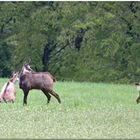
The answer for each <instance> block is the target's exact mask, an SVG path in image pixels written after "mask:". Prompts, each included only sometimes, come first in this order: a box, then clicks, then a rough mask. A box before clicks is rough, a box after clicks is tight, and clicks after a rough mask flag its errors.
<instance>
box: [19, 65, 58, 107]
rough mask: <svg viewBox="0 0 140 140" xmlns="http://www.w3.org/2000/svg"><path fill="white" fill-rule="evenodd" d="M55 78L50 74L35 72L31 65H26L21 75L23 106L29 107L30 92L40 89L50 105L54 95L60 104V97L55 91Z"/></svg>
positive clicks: (20, 85) (20, 84)
mask: <svg viewBox="0 0 140 140" xmlns="http://www.w3.org/2000/svg"><path fill="white" fill-rule="evenodd" d="M54 82H55V78H54V77H53V76H52V75H51V74H50V73H49V72H34V71H33V70H32V69H31V68H30V66H29V64H24V65H23V67H22V70H21V73H20V75H19V87H20V88H21V89H22V90H23V93H24V98H23V105H25V104H26V105H27V96H28V93H29V91H30V90H32V89H39V90H42V92H43V93H44V94H45V95H46V97H47V99H48V103H49V102H50V99H51V95H53V96H54V97H55V98H56V99H57V100H58V102H59V103H61V100H60V97H59V95H58V94H57V93H55V92H54V91H53V84H54Z"/></svg>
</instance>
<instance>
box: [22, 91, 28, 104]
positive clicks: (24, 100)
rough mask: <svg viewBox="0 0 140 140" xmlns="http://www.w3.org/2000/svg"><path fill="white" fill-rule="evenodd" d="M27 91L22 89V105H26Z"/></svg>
mask: <svg viewBox="0 0 140 140" xmlns="http://www.w3.org/2000/svg"><path fill="white" fill-rule="evenodd" d="M28 93H29V91H24V97H23V106H24V105H27V96H28Z"/></svg>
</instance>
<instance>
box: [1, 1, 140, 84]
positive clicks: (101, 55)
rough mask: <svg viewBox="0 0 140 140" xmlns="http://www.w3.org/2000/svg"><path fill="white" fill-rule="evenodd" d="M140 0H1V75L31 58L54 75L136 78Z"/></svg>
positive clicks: (88, 78) (93, 79)
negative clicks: (28, 0)
mask: <svg viewBox="0 0 140 140" xmlns="http://www.w3.org/2000/svg"><path fill="white" fill-rule="evenodd" d="M139 15H140V2H138V1H134V2H133V1H125V2H105V1H104V2H96V1H93V2H91V1H90V2H85V1H84V2H80V1H77V2H76V1H75V2H47V1H42V2H41V1H34V2H19V1H18V2H0V60H1V63H0V77H6V76H10V75H11V73H12V71H18V70H20V69H21V67H22V64H23V63H24V62H28V60H31V65H32V68H33V69H34V70H35V71H50V72H51V73H52V74H53V75H55V77H56V78H57V79H58V80H76V81H90V82H117V83H131V82H135V81H139V79H140V61H139V58H140V16H139Z"/></svg>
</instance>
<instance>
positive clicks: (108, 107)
mask: <svg viewBox="0 0 140 140" xmlns="http://www.w3.org/2000/svg"><path fill="white" fill-rule="evenodd" d="M6 81H7V79H0V88H1V87H2V85H3V84H4V82H6ZM16 89H17V99H16V102H15V103H14V104H11V103H8V104H4V103H2V104H0V138H51V139H53V138H77V139H78V138H84V139H85V138H92V139H93V138H140V132H139V130H140V104H136V101H135V100H136V98H137V96H138V93H137V91H136V88H135V86H134V85H119V84H103V83H86V82H83V83H78V82H56V83H55V87H54V89H55V91H56V92H57V93H58V94H59V95H60V97H61V100H62V104H58V102H57V100H56V99H55V98H54V97H52V98H51V102H50V104H49V105H47V99H46V97H45V95H44V94H43V93H42V92H41V91H38V90H32V91H31V92H30V93H29V96H28V105H27V106H25V107H23V105H22V104H23V103H22V98H23V92H22V90H21V89H19V87H18V83H17V84H16Z"/></svg>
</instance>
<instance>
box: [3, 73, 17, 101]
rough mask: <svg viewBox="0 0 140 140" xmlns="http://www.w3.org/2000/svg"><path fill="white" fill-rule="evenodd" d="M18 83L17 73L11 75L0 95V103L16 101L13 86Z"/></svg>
mask: <svg viewBox="0 0 140 140" xmlns="http://www.w3.org/2000/svg"><path fill="white" fill-rule="evenodd" d="M16 81H18V72H17V73H14V74H13V77H12V78H11V79H10V80H9V81H8V82H7V83H5V84H4V86H3V88H2V90H1V93H0V102H3V101H4V102H5V103H7V102H12V103H14V102H15V100H16V89H15V84H16Z"/></svg>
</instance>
